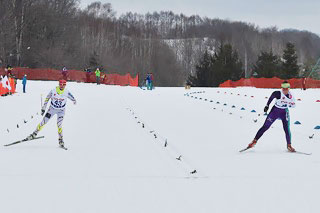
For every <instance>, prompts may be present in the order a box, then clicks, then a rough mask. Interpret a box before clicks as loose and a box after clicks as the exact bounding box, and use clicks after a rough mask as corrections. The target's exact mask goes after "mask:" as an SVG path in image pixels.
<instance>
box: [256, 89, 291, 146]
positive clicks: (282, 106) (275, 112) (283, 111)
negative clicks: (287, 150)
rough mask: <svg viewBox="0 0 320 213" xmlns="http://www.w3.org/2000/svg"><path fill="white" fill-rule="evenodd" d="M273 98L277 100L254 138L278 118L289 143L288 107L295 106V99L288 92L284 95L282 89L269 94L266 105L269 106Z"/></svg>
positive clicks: (259, 135) (258, 136) (259, 136)
mask: <svg viewBox="0 0 320 213" xmlns="http://www.w3.org/2000/svg"><path fill="white" fill-rule="evenodd" d="M274 98H276V99H277V101H276V103H275V105H274V106H273V107H272V109H271V111H270V113H269V114H268V116H267V118H266V120H265V122H264V124H263V126H262V127H261V128H260V129H259V130H258V132H257V134H256V136H255V139H256V140H259V138H261V136H262V135H263V133H264V132H265V131H267V130H268V129H269V128H270V126H271V125H272V124H273V122H274V121H275V120H277V119H280V120H281V121H282V125H283V129H284V132H285V133H286V140H287V144H291V132H290V116H289V110H288V108H293V107H295V99H294V97H293V96H292V94H291V93H290V92H289V93H288V94H287V95H285V94H283V92H282V91H275V92H273V93H272V95H271V96H270V98H269V100H268V103H267V106H269V104H270V103H271V101H272V100H273V99H274Z"/></svg>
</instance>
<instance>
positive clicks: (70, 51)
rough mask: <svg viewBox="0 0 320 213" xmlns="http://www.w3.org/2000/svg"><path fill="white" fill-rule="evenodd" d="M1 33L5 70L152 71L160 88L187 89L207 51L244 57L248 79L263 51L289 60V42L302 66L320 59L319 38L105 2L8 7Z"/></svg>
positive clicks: (26, 1) (56, 0) (1, 12)
mask: <svg viewBox="0 0 320 213" xmlns="http://www.w3.org/2000/svg"><path fill="white" fill-rule="evenodd" d="M213 15H214V14H213ZM0 26H1V30H0V64H1V65H2V66H5V65H6V64H10V65H12V66H23V67H30V68H55V69H61V68H62V67H63V66H66V67H67V68H68V69H84V68H94V67H100V68H102V69H103V70H104V71H106V72H108V73H119V74H123V73H127V72H129V73H131V74H137V73H140V74H141V75H142V76H143V75H145V74H146V73H148V72H152V73H153V74H154V77H155V85H156V86H157V85H161V86H180V85H183V84H184V83H185V82H186V80H187V79H189V78H188V76H189V75H190V74H192V75H194V74H195V72H196V68H197V65H198V64H199V61H201V60H202V59H201V58H202V56H203V55H204V54H205V52H207V53H208V54H209V53H210V52H218V51H222V49H223V51H229V52H230V51H236V55H237V60H238V62H237V63H236V64H237V66H240V65H241V71H238V70H234V71H235V72H236V73H238V72H240V74H241V75H242V76H244V77H250V76H252V75H253V74H254V73H255V72H254V70H255V67H254V66H255V65H257V64H256V61H257V60H258V58H259V57H260V54H261V52H264V53H270V52H272V54H274V55H278V56H279V55H282V52H283V50H284V49H285V48H286V44H287V43H288V42H291V43H292V44H294V45H295V48H296V55H297V63H298V64H299V66H300V67H308V66H310V65H311V64H313V63H314V62H315V61H316V59H317V58H318V57H319V56H320V51H319V50H320V38H319V36H317V35H316V34H314V33H311V32H306V31H298V30H282V31H280V30H278V29H277V28H275V27H270V28H266V29H260V28H259V27H258V26H255V25H253V24H248V23H244V22H231V21H227V20H221V19H210V18H207V17H200V16H198V15H193V16H186V15H184V14H175V13H173V12H171V11H161V12H153V13H146V14H137V13H131V12H128V13H126V14H122V15H119V16H117V14H116V11H115V10H114V9H113V8H112V5H111V4H109V3H106V4H103V3H101V2H94V3H91V4H90V5H88V6H87V7H86V8H84V9H81V8H80V7H79V1H78V0H10V1H0ZM225 44H228V45H230V46H229V47H225ZM224 48H227V49H226V50H224ZM228 48H229V49H228ZM215 60H217V61H219V60H220V59H219V60H218V59H215ZM217 61H215V63H222V61H221V62H217ZM237 66H236V67H237ZM257 72H260V71H257ZM258 74H259V73H258ZM300 74H301V73H300ZM231 75H232V76H231V78H234V79H235V78H236V76H237V75H238V74H234V75H233V74H231Z"/></svg>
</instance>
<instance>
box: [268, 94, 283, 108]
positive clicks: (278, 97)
mask: <svg viewBox="0 0 320 213" xmlns="http://www.w3.org/2000/svg"><path fill="white" fill-rule="evenodd" d="M275 98H276V99H280V98H281V93H280V91H274V92H273V93H272V94H271V96H270V98H269V100H268V102H267V105H266V106H269V105H270V103H271V102H272V101H273V99H275Z"/></svg>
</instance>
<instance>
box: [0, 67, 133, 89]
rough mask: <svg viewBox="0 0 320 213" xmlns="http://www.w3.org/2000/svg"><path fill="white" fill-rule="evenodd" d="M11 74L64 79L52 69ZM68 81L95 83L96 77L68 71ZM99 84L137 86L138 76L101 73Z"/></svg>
mask: <svg viewBox="0 0 320 213" xmlns="http://www.w3.org/2000/svg"><path fill="white" fill-rule="evenodd" d="M4 74H5V71H4V69H3V68H0V75H4ZM12 74H13V75H14V76H15V77H16V78H18V79H22V78H23V76H24V75H25V74H26V75H27V78H28V80H52V81H55V80H59V79H62V78H64V76H63V74H62V72H61V71H60V70H54V69H30V68H22V67H15V68H13V70H12ZM66 78H67V80H68V81H76V82H86V83H94V82H96V75H95V73H94V71H93V72H90V73H88V72H84V71H79V70H68V72H67V76H66ZM100 79H101V80H100V83H103V84H111V85H121V86H135V87H137V86H139V75H136V77H134V78H132V77H131V75H130V74H129V73H128V74H126V75H120V74H104V73H101V78H100Z"/></svg>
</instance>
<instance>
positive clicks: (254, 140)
mask: <svg viewBox="0 0 320 213" xmlns="http://www.w3.org/2000/svg"><path fill="white" fill-rule="evenodd" d="M256 144H257V140H256V139H253V141H252V142H251V143H250V144H249V145H248V149H250V148H252V147H254V146H255V145H256Z"/></svg>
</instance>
